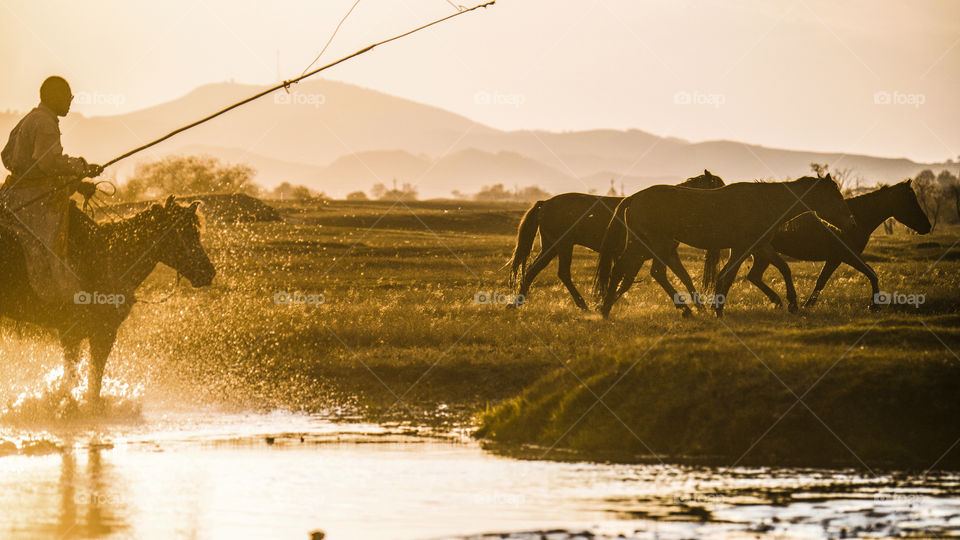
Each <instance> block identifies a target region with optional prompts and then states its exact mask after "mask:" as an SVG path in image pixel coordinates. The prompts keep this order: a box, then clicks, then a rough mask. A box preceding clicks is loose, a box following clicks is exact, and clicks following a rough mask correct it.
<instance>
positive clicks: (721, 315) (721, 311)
mask: <svg viewBox="0 0 960 540" xmlns="http://www.w3.org/2000/svg"><path fill="white" fill-rule="evenodd" d="M713 311H714V312H715V313H716V314H717V318H718V319H722V318H723V310H722V309H715V310H713Z"/></svg>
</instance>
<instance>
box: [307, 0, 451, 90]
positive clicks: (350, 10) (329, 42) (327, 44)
mask: <svg viewBox="0 0 960 540" xmlns="http://www.w3.org/2000/svg"><path fill="white" fill-rule="evenodd" d="M447 1H448V2H449V1H450V0H447ZM359 3H360V0H357V1H356V2H354V3H353V5H352V6H350V9H348V10H347V14H346V15H344V16H343V18H342V19H340V22H339V23H337V27H336V28H334V29H333V34H330V39H328V40H327V43H326V44H325V45H324V46H323V48H322V49H320V53H319V54H317V57H316V58H314V59H313V62H310V65H309V66H307V67H305V68H303V72H301V73H300V74H301V75H303V74H304V73H306V72H307V70H308V69H310V68H312V67H313V65H314V64H316V63H317V60H319V59H320V57H321V56H323V53H325V52H327V47H329V46H330V44H331V43H333V38H334V37H336V35H337V32H339V31H340V27H341V26H343V22H344V21H346V20H347V17H349V16H350V14H351V13H353V8H355V7H357V4H359Z"/></svg>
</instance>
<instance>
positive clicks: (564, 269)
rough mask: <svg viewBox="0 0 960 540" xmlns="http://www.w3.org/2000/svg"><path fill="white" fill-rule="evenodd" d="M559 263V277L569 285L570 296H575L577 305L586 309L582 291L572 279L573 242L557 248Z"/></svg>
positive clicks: (574, 299)
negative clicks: (581, 294)
mask: <svg viewBox="0 0 960 540" xmlns="http://www.w3.org/2000/svg"><path fill="white" fill-rule="evenodd" d="M557 256H558V259H557V261H558V264H557V277H559V278H560V281H561V282H563V284H564V285H565V286H566V287H567V290H568V291H570V296H572V297H573V301H574V303H576V304H577V307H578V308H580V309H582V310H584V311H586V310H587V309H588V308H587V303H586V302H584V301H583V297H582V296H580V291H578V290H577V288H576V287H575V286H574V284H573V280H572V279H570V264H571V263H572V262H573V242H566V243H565V244H564V245H563V246H560V247H559V248H558V249H557Z"/></svg>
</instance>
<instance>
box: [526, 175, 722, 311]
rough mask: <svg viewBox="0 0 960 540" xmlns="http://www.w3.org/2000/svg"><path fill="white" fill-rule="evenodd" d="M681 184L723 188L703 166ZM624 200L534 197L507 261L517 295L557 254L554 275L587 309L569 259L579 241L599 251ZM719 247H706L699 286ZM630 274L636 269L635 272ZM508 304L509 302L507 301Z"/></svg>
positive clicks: (711, 272) (707, 278)
mask: <svg viewBox="0 0 960 540" xmlns="http://www.w3.org/2000/svg"><path fill="white" fill-rule="evenodd" d="M680 185H681V186H686V187H690V188H697V189H713V188H718V187H723V180H721V179H720V177H719V176H715V175H713V174H711V173H710V171H708V170H706V169H704V171H703V174H701V175H700V176H695V177H693V178H688V179H687V180H685V181H684V182H683V183H681V184H680ZM621 201H623V197H610V196H602V195H590V194H587V193H562V194H560V195H556V196H554V197H551V198H549V199H546V200H543V201H537V202H536V203H534V205H533V206H531V207H530V209H529V210H527V213H526V214H524V215H523V219H522V220H521V221H520V227H519V228H518V231H517V245H516V247H515V248H514V250H513V256H512V257H511V259H510V262H509V263H508V264H509V265H510V282H511V284H513V285H518V290H517V295H518V298H524V299H525V298H527V296H528V291H529V290H530V285H531V284H532V283H533V280H534V279H536V277H537V274H539V273H540V272H541V271H542V270H543V269H544V268H546V266H547V265H548V264H550V262H551V261H552V260H553V259H554V258H559V262H558V267H557V277H559V278H560V281H561V282H562V283H563V284H564V286H566V288H567V291H569V292H570V296H572V297H573V301H574V303H576V304H577V307H579V308H580V309H584V310H585V309H587V303H586V302H584V300H583V297H582V296H580V292H579V291H578V290H577V287H576V286H575V285H574V284H573V280H572V279H571V277H570V264H571V262H572V261H573V247H574V246H577V245H579V246H584V247H586V248H587V249H591V250H593V251H596V252H599V251H600V246H601V244H602V243H603V234H604V233H605V232H606V230H607V224H609V223H610V218H612V217H613V211H614V209H616V207H617V205H618V204H620V202H621ZM537 232H539V233H540V244H541V246H542V247H541V249H540V254H539V255H538V256H537V258H536V259H534V261H533V263H532V264H530V266H527V259H528V258H529V257H530V251H531V250H532V248H533V241H534V239H536V237H537ZM720 257H721V253H720V251H715V250H711V251H707V255H706V257H705V259H704V262H703V287H704V288H705V289H706V288H709V287H712V286H713V283H714V281H715V280H716V270H717V267H718V266H719V263H720ZM634 275H635V274H634ZM632 283H633V279H625V280H623V284H622V285H621V286H620V288H619V289H618V295H622V294H623V293H624V292H626V291H627V289H629V288H630V285H631V284H632ZM511 305H513V304H511Z"/></svg>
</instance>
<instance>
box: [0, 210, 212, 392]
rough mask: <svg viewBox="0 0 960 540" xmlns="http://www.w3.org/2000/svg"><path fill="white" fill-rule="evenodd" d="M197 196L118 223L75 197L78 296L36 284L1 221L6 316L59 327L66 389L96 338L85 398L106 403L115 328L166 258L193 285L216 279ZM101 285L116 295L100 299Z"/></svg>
mask: <svg viewBox="0 0 960 540" xmlns="http://www.w3.org/2000/svg"><path fill="white" fill-rule="evenodd" d="M199 204H200V203H199V202H194V203H193V204H191V205H189V206H181V205H179V204H177V203H176V202H175V200H174V197H173V196H172V195H171V196H170V197H169V198H168V199H167V200H166V203H165V204H163V205H159V204H154V205H152V206H150V208H148V209H146V210H144V211H142V212H140V213H138V214H136V215H134V216H132V217H129V218H126V219H123V220H120V221H117V222H116V223H104V224H97V223H96V222H94V221H93V220H92V219H90V218H89V217H87V216H86V214H84V213H83V212H81V211H80V210H79V209H78V208H77V207H76V205H71V209H70V225H69V227H70V229H69V231H70V233H69V240H68V248H67V253H68V257H69V258H70V260H72V261H73V262H74V265H73V266H74V270H75V272H76V274H77V276H78V277H79V278H80V280H81V282H82V283H83V286H84V287H89V290H86V291H80V292H78V293H77V296H75V297H74V301H73V302H70V303H66V304H60V305H51V304H45V303H43V302H42V301H41V300H40V299H39V298H38V296H37V294H36V293H35V292H34V291H33V288H32V287H31V286H30V282H29V280H28V276H27V267H26V260H25V258H24V251H23V248H22V247H21V245H20V242H19V240H18V239H17V237H16V233H14V232H13V231H11V230H10V229H7V228H6V227H3V226H0V283H3V284H4V286H3V287H0V316H5V317H10V318H11V319H14V320H18V321H24V322H29V323H33V324H36V325H38V326H40V327H43V328H47V329H50V330H54V331H56V333H57V335H58V338H59V341H60V345H61V346H62V347H63V356H64V381H63V389H69V388H72V387H73V385H74V384H75V381H76V371H77V363H78V360H79V356H80V347H81V345H82V343H83V341H84V340H86V341H87V342H88V343H89V346H90V372H89V377H88V384H87V400H88V402H90V403H91V404H94V405H99V404H100V389H101V385H102V380H103V372H104V368H105V367H106V363H107V358H108V357H109V356H110V351H111V350H112V349H113V345H114V342H115V341H116V338H117V330H118V329H119V328H120V325H121V324H122V323H123V321H124V320H125V319H126V318H127V316H128V315H129V314H130V310H131V308H132V306H133V303H134V296H133V295H134V292H135V291H136V290H137V288H138V287H139V286H140V284H141V283H143V281H144V280H145V279H146V278H147V276H148V275H150V273H151V272H152V271H153V269H154V268H156V266H157V264H158V263H163V264H165V265H167V266H169V267H171V268H173V269H174V270H176V271H177V272H178V273H180V274H182V275H183V276H184V277H186V278H187V279H188V280H189V281H190V283H191V284H192V285H193V286H194V287H203V286H206V285H209V284H210V283H212V282H213V278H214V276H215V275H216V270H215V269H214V267H213V265H212V264H211V263H210V259H209V258H208V257H207V253H206V251H204V249H203V246H202V245H201V244H200V229H201V226H200V220H199V216H198V215H197V208H198V206H199ZM94 293H97V294H98V295H103V296H104V297H109V298H112V299H113V300H114V301H113V302H111V303H98V302H97V301H96V299H95V298H92V295H94Z"/></svg>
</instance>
